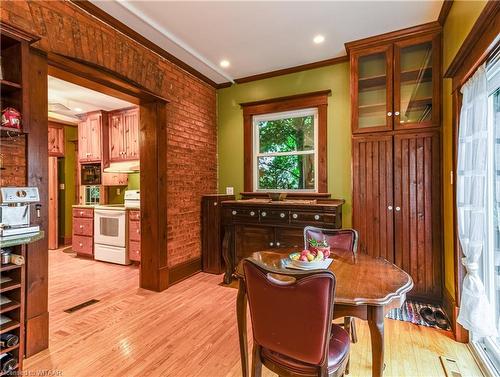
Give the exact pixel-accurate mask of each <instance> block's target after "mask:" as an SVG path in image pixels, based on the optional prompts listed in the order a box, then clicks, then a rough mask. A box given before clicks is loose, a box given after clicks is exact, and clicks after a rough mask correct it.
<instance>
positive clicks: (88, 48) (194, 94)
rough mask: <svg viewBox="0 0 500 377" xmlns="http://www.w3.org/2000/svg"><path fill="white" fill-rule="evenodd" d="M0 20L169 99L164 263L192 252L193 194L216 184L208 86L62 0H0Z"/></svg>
mask: <svg viewBox="0 0 500 377" xmlns="http://www.w3.org/2000/svg"><path fill="white" fill-rule="evenodd" d="M1 19H2V21H4V22H8V23H10V24H12V25H14V26H17V27H20V28H22V29H24V30H26V31H29V32H32V33H34V34H37V35H39V36H41V37H42V39H41V40H40V41H39V42H37V43H36V44H35V45H36V46H37V47H38V48H40V49H42V50H44V51H47V52H54V53H59V54H63V55H65V56H68V57H74V58H78V59H81V60H83V61H86V62H89V63H92V64H95V65H98V66H101V67H104V68H106V69H109V70H111V71H113V72H116V73H118V74H119V75H121V76H124V77H126V78H128V79H130V80H132V81H134V82H136V83H138V84H140V85H142V86H143V87H145V88H147V89H149V90H151V91H152V92H154V93H156V94H158V95H161V96H162V97H164V98H167V99H168V100H169V101H170V103H169V105H168V110H167V127H168V149H167V150H168V152H167V154H168V157H167V161H168V184H169V190H168V198H169V199H168V212H167V213H168V234H169V236H168V265H169V266H174V265H177V264H179V263H181V262H184V261H187V260H190V259H193V258H196V257H199V256H200V255H201V245H200V200H201V199H200V196H201V195H202V194H203V193H214V192H216V190H217V154H216V153H217V126H216V93H215V89H214V88H212V87H211V86H209V85H208V84H206V83H204V82H202V81H201V80H199V79H197V78H195V77H194V76H192V75H190V74H189V73H187V72H186V71H184V70H182V69H180V68H179V67H178V66H176V65H175V64H173V63H171V62H169V61H167V60H165V59H163V58H161V57H159V56H158V55H156V54H155V53H153V52H152V51H150V50H148V49H146V48H144V47H143V46H142V45H140V44H138V43H136V42H134V41H132V40H131V39H129V38H128V37H126V36H124V35H123V34H121V33H119V32H117V31H115V30H114V29H113V28H111V27H110V26H108V25H106V24H104V23H103V22H101V21H99V20H97V19H95V18H94V17H92V16H90V15H89V14H87V13H86V12H84V11H82V10H80V9H79V8H78V7H77V6H75V5H74V4H72V3H70V2H67V1H24V0H16V1H2V7H1ZM142 174H147V173H146V172H142ZM141 189H142V190H147V188H146V187H141Z"/></svg>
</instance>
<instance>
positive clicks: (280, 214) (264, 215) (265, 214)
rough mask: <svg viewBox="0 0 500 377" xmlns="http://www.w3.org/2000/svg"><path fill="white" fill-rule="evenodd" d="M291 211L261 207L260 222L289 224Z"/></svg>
mask: <svg viewBox="0 0 500 377" xmlns="http://www.w3.org/2000/svg"><path fill="white" fill-rule="evenodd" d="M289 217H290V212H289V211H287V210H275V209H261V210H260V222H261V223H273V224H288V222H289Z"/></svg>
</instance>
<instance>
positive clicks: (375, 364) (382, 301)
mask: <svg viewBox="0 0 500 377" xmlns="http://www.w3.org/2000/svg"><path fill="white" fill-rule="evenodd" d="M292 251H293V250H292V249H290V250H287V249H283V251H282V252H279V253H278V252H276V251H259V252H255V253H253V254H252V255H251V256H250V257H249V258H253V259H256V260H258V261H260V262H261V263H263V264H265V265H267V266H269V267H271V268H273V269H277V270H278V271H279V270H282V271H283V272H285V273H286V271H287V270H288V268H290V263H291V260H290V258H289V257H288V255H289V253H290V252H292ZM330 258H332V259H333V261H332V263H331V264H330V266H329V269H330V270H331V271H333V273H334V274H335V277H336V287H335V300H334V304H333V317H334V319H335V318H340V317H356V318H359V319H361V320H365V321H367V322H368V327H369V329H370V338H371V339H370V340H371V346H372V347H371V349H372V376H373V377H381V376H382V375H383V373H384V317H385V315H386V314H387V312H388V311H389V310H391V309H393V308H398V307H401V305H402V304H403V303H404V301H405V300H406V294H407V293H408V292H409V291H410V290H411V289H412V288H413V281H412V279H411V277H410V275H408V274H407V273H406V272H405V271H403V270H402V269H400V268H399V267H398V266H396V265H394V264H393V263H390V262H388V261H387V260H385V259H383V258H380V257H372V256H370V255H368V254H363V253H358V254H356V255H355V254H353V253H352V252H351V251H348V250H337V249H333V250H332V251H331V254H330ZM242 263H243V260H242V261H241V262H240V263H239V264H238V266H237V268H236V270H235V273H234V275H235V277H236V278H237V279H238V280H239V284H238V295H237V299H236V315H237V322H238V337H239V345H240V355H241V369H242V376H243V377H247V376H248V372H249V363H248V340H247V294H246V285H245V274H244V272H243V265H242Z"/></svg>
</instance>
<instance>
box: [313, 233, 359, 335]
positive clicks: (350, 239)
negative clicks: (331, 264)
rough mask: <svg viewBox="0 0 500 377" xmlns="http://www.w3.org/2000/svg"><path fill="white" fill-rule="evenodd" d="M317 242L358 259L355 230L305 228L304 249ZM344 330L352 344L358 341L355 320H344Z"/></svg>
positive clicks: (347, 318)
mask: <svg viewBox="0 0 500 377" xmlns="http://www.w3.org/2000/svg"><path fill="white" fill-rule="evenodd" d="M310 239H315V240H316V241H322V240H326V242H327V243H328V244H329V245H330V247H331V248H332V249H340V250H349V251H351V252H352V254H353V257H354V258H356V255H357V252H358V232H357V231H356V230H354V229H322V228H316V227H314V226H306V227H305V228H304V248H305V249H308V248H309V240H310ZM344 328H345V329H346V330H347V332H348V333H349V335H350V336H351V339H352V342H353V343H356V342H357V341H358V336H357V333H356V323H355V322H354V318H352V317H345V318H344Z"/></svg>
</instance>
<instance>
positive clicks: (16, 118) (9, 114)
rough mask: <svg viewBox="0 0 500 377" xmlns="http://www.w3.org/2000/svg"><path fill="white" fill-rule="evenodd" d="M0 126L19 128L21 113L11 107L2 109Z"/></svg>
mask: <svg viewBox="0 0 500 377" xmlns="http://www.w3.org/2000/svg"><path fill="white" fill-rule="evenodd" d="M2 127H7V128H14V129H17V130H20V129H21V113H20V112H19V111H17V110H16V109H14V108H13V107H6V108H5V109H3V110H2Z"/></svg>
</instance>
